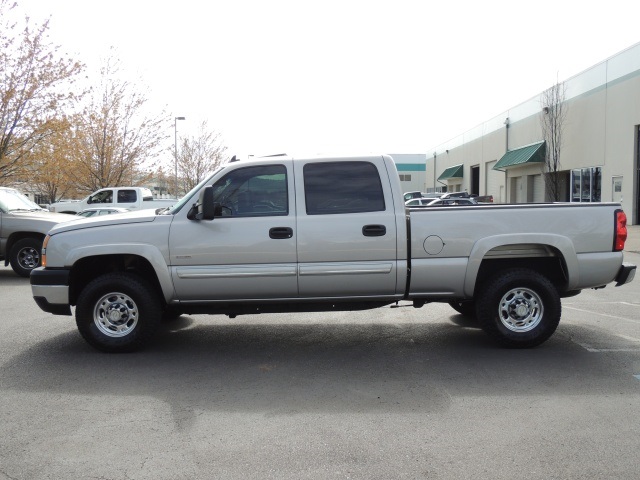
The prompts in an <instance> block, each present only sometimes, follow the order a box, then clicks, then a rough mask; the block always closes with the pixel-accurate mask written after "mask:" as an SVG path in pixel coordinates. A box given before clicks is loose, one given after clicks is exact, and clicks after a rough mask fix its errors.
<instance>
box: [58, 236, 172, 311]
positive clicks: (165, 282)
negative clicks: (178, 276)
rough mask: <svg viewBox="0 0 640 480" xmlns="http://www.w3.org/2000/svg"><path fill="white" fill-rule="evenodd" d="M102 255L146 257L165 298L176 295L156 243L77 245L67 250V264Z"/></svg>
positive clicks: (165, 263)
mask: <svg viewBox="0 0 640 480" xmlns="http://www.w3.org/2000/svg"><path fill="white" fill-rule="evenodd" d="M102 255H137V256H139V257H142V258H145V259H146V260H148V261H149V263H150V264H151V267H152V268H153V270H154V271H155V273H156V276H157V277H158V282H159V283H160V287H161V288H162V294H163V295H164V298H165V300H167V301H169V300H170V299H171V298H173V296H174V289H173V282H172V280H171V275H170V273H169V268H168V266H167V262H166V259H165V257H164V256H163V255H162V252H161V251H160V250H159V249H158V248H157V247H156V246H154V245H148V244H140V243H118V244H113V243H109V244H103V245H88V246H85V247H77V248H74V249H73V250H70V251H68V252H67V255H66V257H65V263H64V264H65V265H74V264H75V263H76V262H78V261H79V260H82V259H84V258H88V257H95V256H102Z"/></svg>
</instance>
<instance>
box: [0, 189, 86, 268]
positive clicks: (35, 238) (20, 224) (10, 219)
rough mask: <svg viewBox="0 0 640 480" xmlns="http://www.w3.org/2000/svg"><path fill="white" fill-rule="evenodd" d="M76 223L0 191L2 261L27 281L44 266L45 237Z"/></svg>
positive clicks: (8, 191) (11, 191) (19, 194)
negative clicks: (61, 226)
mask: <svg viewBox="0 0 640 480" xmlns="http://www.w3.org/2000/svg"><path fill="white" fill-rule="evenodd" d="M73 219H74V217H73V215H65V214H63V213H52V212H48V211H47V210H45V209H43V208H41V207H40V206H39V205H37V204H35V203H33V202H32V201H31V200H29V199H28V198H27V197H26V196H25V195H24V194H23V193H22V192H19V191H18V190H16V189H14V188H7V187H0V261H2V260H4V264H5V266H6V265H8V264H9V263H10V264H11V268H12V269H13V271H14V272H16V273H17V274H18V275H20V276H22V277H28V276H29V274H30V273H31V270H33V269H34V268H35V267H37V266H39V265H40V263H41V250H42V241H43V240H44V236H45V235H46V233H47V232H48V231H49V230H51V228H52V227H53V226H54V225H57V224H58V223H61V222H68V221H69V220H73Z"/></svg>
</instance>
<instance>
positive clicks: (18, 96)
mask: <svg viewBox="0 0 640 480" xmlns="http://www.w3.org/2000/svg"><path fill="white" fill-rule="evenodd" d="M16 6H17V3H15V2H11V0H0V78H1V79H2V81H1V82H0V183H6V182H8V181H13V180H14V179H15V178H16V177H18V176H20V175H21V174H23V173H24V172H23V171H21V169H22V167H24V166H25V165H24V162H25V161H27V159H28V158H30V157H29V156H28V155H29V152H30V151H31V150H32V149H33V148H34V147H36V146H37V145H38V144H40V143H41V142H42V141H43V140H45V139H46V138H47V137H48V136H50V135H52V134H53V132H54V131H55V127H56V126H57V123H56V122H52V119H54V118H55V117H56V116H57V115H58V111H59V110H60V109H62V108H63V107H64V106H65V104H67V103H69V102H72V101H74V100H75V98H76V95H74V92H73V90H72V89H71V88H70V87H71V85H72V84H73V80H74V79H75V78H76V77H77V75H78V74H79V73H80V72H81V71H82V69H83V66H82V65H81V64H80V63H78V62H75V61H73V60H71V59H70V58H66V57H60V56H59V54H58V47H54V46H53V45H51V44H50V43H48V42H47V39H46V33H47V30H48V28H49V24H48V21H47V22H44V23H43V24H42V25H32V24H31V22H30V21H29V18H28V17H27V18H24V19H23V20H16V19H15V17H16V15H18V14H17V10H16Z"/></svg>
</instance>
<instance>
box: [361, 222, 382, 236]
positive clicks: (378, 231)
mask: <svg viewBox="0 0 640 480" xmlns="http://www.w3.org/2000/svg"><path fill="white" fill-rule="evenodd" d="M386 234H387V227H385V226H384V225H365V226H364V227H362V235H364V236H365V237H382V236H384V235H386Z"/></svg>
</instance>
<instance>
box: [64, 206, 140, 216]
mask: <svg viewBox="0 0 640 480" xmlns="http://www.w3.org/2000/svg"><path fill="white" fill-rule="evenodd" d="M125 212H130V210H129V209H127V208H120V207H92V208H85V209H84V210H82V211H81V212H78V213H76V216H77V217H94V216H95V217H99V216H100V215H111V214H112V213H125Z"/></svg>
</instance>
